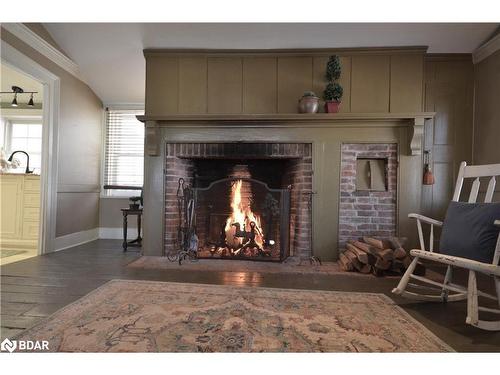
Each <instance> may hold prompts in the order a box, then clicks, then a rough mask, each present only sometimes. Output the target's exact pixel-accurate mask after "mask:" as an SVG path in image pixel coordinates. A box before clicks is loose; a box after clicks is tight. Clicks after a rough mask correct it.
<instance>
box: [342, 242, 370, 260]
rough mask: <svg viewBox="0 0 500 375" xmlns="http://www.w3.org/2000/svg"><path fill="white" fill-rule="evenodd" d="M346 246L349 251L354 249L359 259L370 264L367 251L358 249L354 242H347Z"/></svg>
mask: <svg viewBox="0 0 500 375" xmlns="http://www.w3.org/2000/svg"><path fill="white" fill-rule="evenodd" d="M346 247H347V249H348V250H349V251H352V252H353V253H354V254H356V256H357V257H358V260H359V261H360V262H361V263H363V264H368V263H369V259H368V254H367V253H365V252H364V251H363V250H361V249H358V248H357V247H356V246H354V245H353V244H350V243H347V244H346Z"/></svg>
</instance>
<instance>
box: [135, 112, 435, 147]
mask: <svg viewBox="0 0 500 375" xmlns="http://www.w3.org/2000/svg"><path fill="white" fill-rule="evenodd" d="M434 115H435V112H407V113H335V114H331V113H315V114H298V113H290V114H196V115H193V114H186V115H168V116H137V119H138V120H139V121H141V122H144V124H145V133H146V153H147V154H148V155H150V156H158V155H160V128H165V127H189V128H193V127H210V128H221V127H225V128H228V129H230V128H241V127H249V128H250V127H252V128H272V127H275V128H283V129H286V128H294V127H295V128H297V127H303V126H304V125H307V126H310V127H324V128H327V127H332V128H333V127H347V126H349V127H354V126H357V127H365V128H368V127H375V126H393V127H411V129H412V131H411V132H410V138H409V140H408V142H409V149H410V152H411V155H421V154H422V138H423V135H424V122H425V120H427V119H432V118H433V117H434Z"/></svg>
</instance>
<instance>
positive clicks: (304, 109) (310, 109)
mask: <svg viewBox="0 0 500 375" xmlns="http://www.w3.org/2000/svg"><path fill="white" fill-rule="evenodd" d="M318 108H319V98H318V97H316V96H303V97H302V98H300V100H299V113H316V112H318Z"/></svg>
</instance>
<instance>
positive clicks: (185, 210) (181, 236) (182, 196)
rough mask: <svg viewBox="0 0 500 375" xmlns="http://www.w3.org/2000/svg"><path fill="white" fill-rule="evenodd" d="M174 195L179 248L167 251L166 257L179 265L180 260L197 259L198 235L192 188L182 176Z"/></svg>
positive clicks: (193, 260)
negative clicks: (177, 220)
mask: <svg viewBox="0 0 500 375" xmlns="http://www.w3.org/2000/svg"><path fill="white" fill-rule="evenodd" d="M176 195H177V207H178V214H179V228H178V230H177V241H178V244H179V250H178V251H177V252H170V253H168V254H167V258H168V260H170V261H171V262H175V261H179V265H181V264H182V261H183V260H186V259H189V260H191V261H192V262H195V261H197V260H198V255H197V252H198V236H197V235H196V228H195V212H194V210H195V204H194V194H193V189H192V188H191V187H190V186H189V185H188V184H187V183H186V182H185V181H184V179H183V178H179V185H178V188H177V193H176Z"/></svg>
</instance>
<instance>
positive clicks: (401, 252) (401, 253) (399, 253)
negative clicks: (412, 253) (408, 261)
mask: <svg viewBox="0 0 500 375" xmlns="http://www.w3.org/2000/svg"><path fill="white" fill-rule="evenodd" d="M406 256H407V254H406V250H405V249H403V248H402V247H398V248H397V249H395V250H394V258H396V259H404V258H406Z"/></svg>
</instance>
